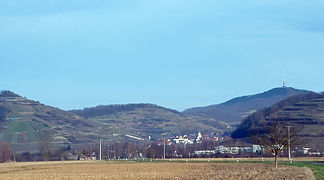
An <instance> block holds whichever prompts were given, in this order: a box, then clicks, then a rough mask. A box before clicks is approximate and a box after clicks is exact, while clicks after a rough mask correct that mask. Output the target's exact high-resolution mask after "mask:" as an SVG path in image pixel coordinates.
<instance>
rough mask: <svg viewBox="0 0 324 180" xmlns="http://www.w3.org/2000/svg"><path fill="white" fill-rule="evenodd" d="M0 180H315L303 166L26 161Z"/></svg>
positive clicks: (4, 167) (0, 171)
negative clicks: (276, 167)
mask: <svg viewBox="0 0 324 180" xmlns="http://www.w3.org/2000/svg"><path fill="white" fill-rule="evenodd" d="M0 179H30V180H37V179H69V180H70V179H75V180H76V179H78V180H83V179H132V180H133V179H224V180H225V179H226V180H227V179H229V180H242V179H256V180H272V179H273V180H280V179H285V180H288V179H290V180H295V179H296V180H297V179H298V180H299V179H300V180H314V179H315V178H314V176H313V173H312V171H311V170H310V169H308V168H306V167H302V168H300V167H289V166H279V167H278V169H275V168H274V167H273V166H272V165H270V164H259V163H192V162H191V163H189V162H188V163H169V162H116V161H114V162H98V161H95V162H92V161H91V162H90V161H88V162H80V161H72V162H28V163H5V164H0Z"/></svg>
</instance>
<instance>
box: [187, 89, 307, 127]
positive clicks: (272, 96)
mask: <svg viewBox="0 0 324 180" xmlns="http://www.w3.org/2000/svg"><path fill="white" fill-rule="evenodd" d="M308 92H310V91H306V90H299V89H294V88H291V87H287V88H286V87H281V88H274V89H271V90H269V91H266V92H264V93H260V94H255V95H249V96H242V97H237V98H234V99H231V100H229V101H227V102H225V103H221V104H217V105H210V106H206V107H195V108H191V109H187V110H185V111H184V112H183V113H184V114H188V115H196V116H201V117H209V118H214V119H217V120H221V121H225V122H228V123H231V124H233V125H234V124H239V123H240V122H241V121H242V120H243V119H244V118H246V117H247V116H249V115H250V114H252V113H254V112H256V111H258V110H261V109H263V108H265V107H270V106H272V105H274V104H275V103H277V102H279V101H281V100H283V99H285V98H288V97H291V96H294V95H297V94H300V93H308Z"/></svg>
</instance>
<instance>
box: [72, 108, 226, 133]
mask: <svg viewBox="0 0 324 180" xmlns="http://www.w3.org/2000/svg"><path fill="white" fill-rule="evenodd" d="M71 112H73V113H75V114H78V115H80V116H84V117H85V118H87V119H89V120H91V121H97V122H100V123H103V124H105V125H106V126H109V127H110V128H112V129H113V130H114V131H115V132H116V134H131V135H136V136H138V137H142V138H147V137H148V136H153V137H155V138H159V137H161V136H174V135H184V134H190V133H197V132H198V131H203V132H205V133H208V132H209V133H212V132H216V133H223V132H224V131H225V132H226V131H231V130H232V129H231V128H230V126H229V124H228V123H225V122H222V121H216V120H215V119H212V118H201V117H197V116H189V115H184V114H182V113H180V112H178V111H175V110H172V109H168V108H164V107H161V106H157V105H154V104H126V105H108V106H97V107H93V108H85V109H84V110H74V111H71Z"/></svg>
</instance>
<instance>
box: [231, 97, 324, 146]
mask: <svg viewBox="0 0 324 180" xmlns="http://www.w3.org/2000/svg"><path fill="white" fill-rule="evenodd" d="M269 117H270V118H269ZM266 121H279V122H289V123H290V124H291V125H294V124H295V125H302V126H303V130H302V131H301V133H300V135H301V136H302V137H304V138H306V139H308V140H309V142H310V144H311V145H313V146H323V145H324V95H322V94H317V93H309V94H303V95H297V96H294V97H291V98H288V99H286V100H284V101H281V102H280V103H278V104H275V105H274V106H272V107H270V108H266V109H264V110H261V111H259V112H256V113H254V114H252V115H251V116H249V117H248V118H247V119H245V120H244V121H243V122H242V123H241V124H240V126H239V128H238V129H236V130H235V131H234V132H233V133H232V137H234V138H244V137H247V136H248V135H249V133H251V131H252V130H253V129H255V128H258V127H260V125H261V124H262V123H264V122H266ZM322 148H324V146H323V147H322Z"/></svg>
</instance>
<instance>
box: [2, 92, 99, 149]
mask: <svg viewBox="0 0 324 180" xmlns="http://www.w3.org/2000/svg"><path fill="white" fill-rule="evenodd" d="M98 127H102V125H101V124H100V123H97V122H91V121H89V120H87V119H85V118H82V117H80V116H77V115H75V114H72V113H70V112H66V111H63V110H60V109H58V108H54V107H51V106H47V105H44V104H41V103H39V102H37V101H33V100H29V99H27V98H23V97H21V96H19V95H17V94H15V93H12V92H10V91H2V92H1V93H0V140H1V141H2V142H9V143H10V144H11V147H12V149H14V150H15V151H25V150H28V151H38V150H39V143H40V139H41V137H40V134H42V132H44V133H47V134H48V133H50V134H52V135H53V141H54V142H53V143H55V144H56V145H57V146H64V145H69V144H80V143H87V142H93V141H94V140H97V139H98V137H99V136H100V134H102V132H104V130H103V129H100V128H98Z"/></svg>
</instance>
